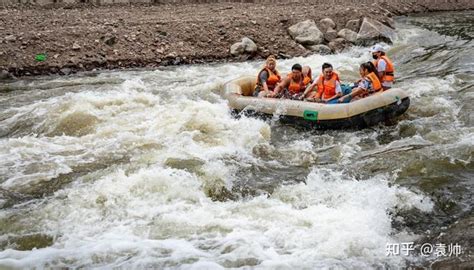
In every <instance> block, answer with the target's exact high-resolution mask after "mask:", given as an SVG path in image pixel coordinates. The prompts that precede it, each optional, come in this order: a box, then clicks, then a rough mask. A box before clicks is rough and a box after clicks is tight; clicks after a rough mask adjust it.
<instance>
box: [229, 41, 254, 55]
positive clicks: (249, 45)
mask: <svg viewBox="0 0 474 270" xmlns="http://www.w3.org/2000/svg"><path fill="white" fill-rule="evenodd" d="M257 49H258V48H257V45H256V44H255V42H253V40H251V39H250V38H248V37H244V38H242V41H240V42H237V43H234V44H232V46H230V54H232V55H233V56H237V55H241V54H244V53H247V54H253V53H255V52H257Z"/></svg>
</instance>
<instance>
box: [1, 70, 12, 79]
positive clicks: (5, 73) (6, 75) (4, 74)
mask: <svg viewBox="0 0 474 270" xmlns="http://www.w3.org/2000/svg"><path fill="white" fill-rule="evenodd" d="M13 78H14V76H13V75H11V74H10V72H8V71H6V70H3V69H2V70H0V80H7V79H13Z"/></svg>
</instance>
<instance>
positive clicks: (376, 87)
mask: <svg viewBox="0 0 474 270" xmlns="http://www.w3.org/2000/svg"><path fill="white" fill-rule="evenodd" d="M365 79H366V80H369V81H370V82H371V83H372V90H373V91H374V92H377V91H379V90H381V89H382V84H381V83H380V80H379V77H377V75H375V73H373V72H370V73H369V74H367V76H365Z"/></svg>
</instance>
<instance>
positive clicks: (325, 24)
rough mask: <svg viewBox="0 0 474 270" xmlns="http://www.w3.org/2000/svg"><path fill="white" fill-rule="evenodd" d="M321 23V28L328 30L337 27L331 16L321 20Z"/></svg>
mask: <svg viewBox="0 0 474 270" xmlns="http://www.w3.org/2000/svg"><path fill="white" fill-rule="evenodd" d="M319 25H320V26H321V30H322V31H324V32H326V31H327V30H328V29H330V28H331V29H336V24H335V23H334V21H333V20H332V19H331V18H324V19H322V20H320V21H319Z"/></svg>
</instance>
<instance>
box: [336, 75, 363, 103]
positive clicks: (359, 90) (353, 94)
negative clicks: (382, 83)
mask: <svg viewBox="0 0 474 270" xmlns="http://www.w3.org/2000/svg"><path fill="white" fill-rule="evenodd" d="M367 89H369V83H368V81H367V80H364V79H361V81H360V83H359V85H358V86H357V87H356V88H354V89H352V91H351V93H350V94H347V95H345V96H342V97H340V98H339V99H338V102H339V103H342V102H344V101H345V100H346V99H347V98H348V97H349V98H351V99H352V98H354V97H357V96H359V95H361V94H363V93H366V92H367V91H368V90H367Z"/></svg>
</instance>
